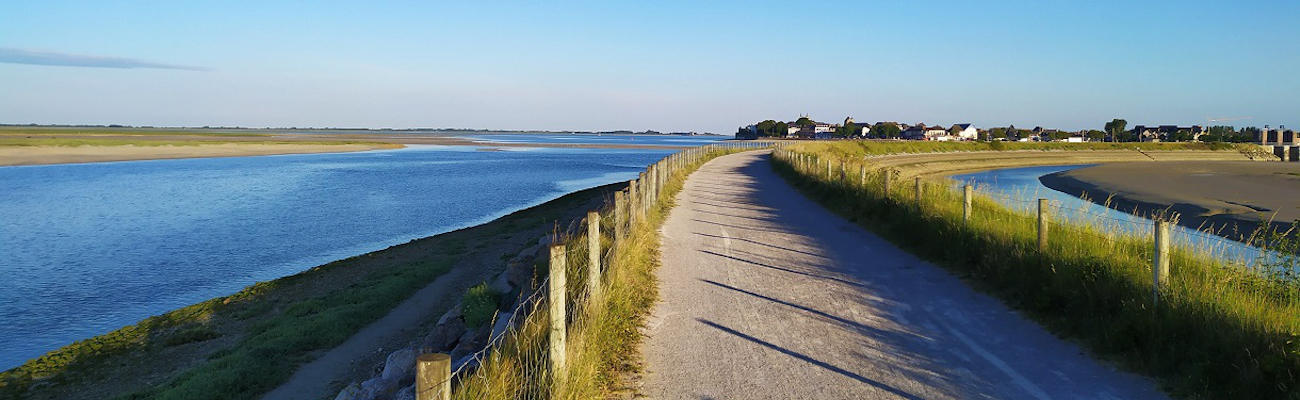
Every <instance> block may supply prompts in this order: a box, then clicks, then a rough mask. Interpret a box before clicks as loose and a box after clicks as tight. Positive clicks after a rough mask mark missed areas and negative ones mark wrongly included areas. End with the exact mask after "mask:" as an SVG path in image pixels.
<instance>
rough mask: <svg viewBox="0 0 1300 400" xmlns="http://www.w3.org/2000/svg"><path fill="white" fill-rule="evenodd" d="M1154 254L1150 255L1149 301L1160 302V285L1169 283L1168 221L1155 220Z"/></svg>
mask: <svg viewBox="0 0 1300 400" xmlns="http://www.w3.org/2000/svg"><path fill="white" fill-rule="evenodd" d="M1155 223H1156V226H1155V231H1154V232H1152V233H1153V234H1154V235H1155V255H1154V256H1153V257H1152V265H1151V273H1152V277H1151V278H1152V284H1151V302H1152V304H1160V287H1161V286H1166V285H1169V221H1164V220H1161V219H1156V220H1155Z"/></svg>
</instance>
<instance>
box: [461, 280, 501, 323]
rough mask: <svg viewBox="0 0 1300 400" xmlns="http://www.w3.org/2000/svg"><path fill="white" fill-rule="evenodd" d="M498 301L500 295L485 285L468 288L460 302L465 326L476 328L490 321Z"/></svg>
mask: <svg viewBox="0 0 1300 400" xmlns="http://www.w3.org/2000/svg"><path fill="white" fill-rule="evenodd" d="M500 301H501V294H500V293H497V292H496V291H495V290H492V288H491V287H488V285H487V283H480V284H478V285H474V286H473V287H470V288H469V290H467V291H465V298H464V299H463V300H462V301H461V316H462V317H464V319H465V325H466V326H468V327H471V328H477V327H480V326H483V324H484V323H487V322H488V321H491V320H492V316H493V315H495V314H496V311H497V303H498V302H500Z"/></svg>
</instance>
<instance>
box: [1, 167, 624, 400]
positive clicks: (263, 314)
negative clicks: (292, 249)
mask: <svg viewBox="0 0 1300 400" xmlns="http://www.w3.org/2000/svg"><path fill="white" fill-rule="evenodd" d="M614 186H616V185H608V186H604V187H600V188H594V189H588V190H585V191H581V192H577V193H572V194H569V195H566V196H564V197H561V198H559V199H556V200H553V201H550V202H547V203H545V204H542V205H538V206H536V207H532V208H529V209H526V210H522V211H518V212H515V213H513V214H510V215H508V216H505V217H502V218H500V219H497V220H495V221H492V222H489V223H487V224H483V225H479V226H476V227H471V228H465V229H461V230H457V231H454V232H449V233H445V234H441V235H437V236H433V237H429V238H424V239H417V240H414V241H411V242H409V243H406V244H402V245H398V246H393V247H390V248H388V249H385V250H380V251H376V252H372V253H368V254H364V255H360V256H356V257H351V258H347V259H343V260H339V261H335V262H332V263H329V264H325V265H321V266H318V267H315V268H312V269H310V270H307V271H304V272H301V273H298V274H295V275H291V276H288V277H284V278H280V279H276V280H273V281H268V282H261V283H258V284H255V285H252V286H249V287H248V288H245V289H244V290H241V291H240V292H238V293H236V294H233V295H230V296H224V297H218V298H214V299H211V300H208V301H204V302H201V303H198V304H194V305H191V306H188V307H184V308H181V309H178V310H175V311H171V312H168V313H165V314H162V315H158V316H154V317H150V318H147V319H145V320H143V321H141V322H139V323H137V324H135V325H131V326H127V327H124V328H121V329H118V330H115V331H113V332H110V333H107V334H104V335H100V336H96V337H93V338H89V339H85V340H81V341H78V342H76V343H73V344H70V345H68V346H65V347H63V348H60V349H58V350H55V351H52V352H50V353H47V354H45V355H44V356H41V357H39V358H37V359H33V360H31V361H28V362H27V363H25V364H23V365H22V366H19V367H17V368H14V369H11V370H8V371H5V372H3V373H0V398H95V399H98V398H111V397H119V398H152V399H242V398H253V397H256V396H257V395H259V394H261V393H265V392H266V391H269V390H271V389H273V388H274V387H276V386H277V385H279V384H280V383H282V382H284V381H285V380H286V379H288V377H289V376H290V375H291V374H292V373H293V372H294V370H295V369H296V368H297V367H298V366H299V365H301V364H303V363H305V362H307V361H310V360H312V359H313V358H314V357H315V355H316V352H317V351H321V350H327V349H330V348H332V347H334V346H336V345H338V344H339V343H341V342H343V341H344V340H346V339H347V338H348V337H350V336H351V335H352V334H353V333H355V332H356V331H358V330H360V329H361V328H363V327H365V326H366V325H368V324H369V323H371V322H372V321H374V320H376V319H378V318H380V317H382V316H383V315H384V314H386V312H387V311H388V310H389V309H391V308H393V307H394V306H395V305H397V304H398V303H400V302H401V301H403V300H404V299H406V298H407V297H409V296H410V295H411V294H412V293H414V292H415V291H417V290H419V289H420V288H422V287H424V286H426V285H428V284H429V283H430V282H432V281H433V280H434V279H436V278H438V277H439V276H441V275H442V274H444V273H446V272H447V271H449V270H451V269H452V268H455V267H457V265H458V264H460V263H461V262H462V261H463V260H465V259H467V258H471V257H473V256H474V255H475V254H476V253H475V252H478V251H487V250H483V249H482V247H481V246H482V245H483V244H484V243H488V242H492V241H495V242H497V243H500V242H511V241H514V242H518V243H519V244H518V246H517V247H519V248H523V247H526V246H527V245H528V244H529V243H533V242H535V240H536V238H537V235H540V234H541V233H542V232H544V231H545V229H546V227H548V226H549V224H551V223H552V221H555V220H556V219H557V218H561V216H564V215H569V214H571V213H572V210H574V209H578V208H581V207H583V205H584V204H590V203H592V202H593V200H595V199H598V198H600V197H601V196H603V195H605V194H607V193H608V192H609V191H610V190H613V187H614ZM510 250H511V251H504V252H503V254H509V255H513V254H514V253H515V252H518V250H519V249H513V248H512V249H510ZM457 296H458V294H457V295H452V296H449V298H451V300H450V301H449V303H454V301H455V297H457ZM449 305H450V304H449Z"/></svg>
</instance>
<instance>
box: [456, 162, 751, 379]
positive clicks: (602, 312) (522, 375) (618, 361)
mask: <svg viewBox="0 0 1300 400" xmlns="http://www.w3.org/2000/svg"><path fill="white" fill-rule="evenodd" d="M728 153H729V152H728V151H723V150H719V151H714V152H710V153H708V154H706V155H704V156H703V157H702V158H701V160H700V161H698V162H695V163H694V164H691V165H687V166H685V167H684V168H682V169H681V170H679V171H678V172H677V173H676V174H674V175H673V176H672V177H670V179H669V180H668V181H667V182H665V185H664V189H663V190H662V192H661V193H660V200H659V201H658V202H656V203H655V205H654V206H653V207H651V209H650V211H649V213H648V214H647V215H648V216H647V217H646V218H645V219H644V220H643V221H641V222H639V223H638V224H637V225H636V226H634V227H632V228H631V229H629V230H628V233H627V234H626V236H625V237H624V238H623V239H622V240H619V241H618V242H617V243H615V242H614V240H613V237H612V235H611V233H612V232H613V225H612V224H613V218H612V217H611V214H612V211H610V209H609V208H606V209H603V210H601V215H602V221H601V226H602V227H601V234H602V237H601V243H602V245H601V248H602V249H605V248H608V247H609V246H611V245H612V246H614V250H613V252H612V253H611V255H609V256H606V257H604V258H603V260H605V261H602V262H607V263H610V264H611V265H607V266H605V267H604V269H603V271H604V273H603V277H602V278H603V279H602V286H601V287H602V290H601V292H600V294H599V295H596V296H591V295H590V294H589V293H587V290H586V286H585V284H583V283H582V282H584V281H583V280H582V279H578V277H585V276H586V273H587V268H588V266H587V236H586V235H585V232H586V231H585V229H581V230H577V231H578V232H580V233H578V234H574V235H570V236H565V237H563V238H562V243H564V244H565V246H566V249H567V254H569V255H568V256H567V260H568V261H567V263H566V268H567V269H566V275H567V276H568V286H567V289H568V291H567V298H568V302H569V304H571V305H570V308H569V309H570V310H572V311H570V312H571V315H572V317H571V321H572V322H570V324H569V327H568V333H569V335H568V346H567V350H568V351H567V356H566V357H567V360H568V361H567V366H566V368H565V370H564V372H563V374H561V375H559V376H551V375H550V371H549V369H548V364H547V363H548V362H549V357H548V356H547V353H546V352H547V347H546V346H547V343H548V342H547V339H548V336H547V335H548V322H547V321H549V318H550V317H549V311H548V309H547V308H546V307H545V305H546V303H545V302H544V301H543V302H540V303H538V305H539V307H535V308H531V309H529V310H528V311H529V314H528V316H527V318H525V319H524V321H523V323H522V325H521V326H520V327H518V328H517V329H516V330H515V331H513V332H512V333H511V334H510V335H509V336H507V338H506V340H505V341H504V342H503V343H502V344H501V345H500V346H498V347H497V348H495V349H494V350H493V351H492V352H491V353H490V355H489V356H488V358H487V359H486V360H485V361H484V362H483V364H482V366H481V367H480V369H479V370H477V371H476V372H475V373H473V374H472V375H470V376H468V377H462V378H461V379H460V380H459V382H458V383H457V385H456V388H455V389H454V390H453V397H454V398H456V399H516V398H556V399H595V398H608V397H611V396H616V395H618V394H620V393H622V394H626V393H625V392H627V389H626V388H622V387H620V386H619V385H620V383H621V382H622V378H623V376H624V375H626V374H630V373H636V372H639V365H640V363H639V362H638V360H639V359H640V353H639V349H638V346H639V343H640V341H641V331H640V328H641V326H642V325H643V323H644V320H645V317H646V316H647V315H648V314H649V312H650V310H651V307H652V306H653V305H654V301H655V299H656V298H657V296H658V284H657V282H656V278H655V275H654V271H655V269H656V268H658V265H659V264H658V263H659V257H658V255H659V227H660V226H661V225H662V224H663V221H664V219H665V218H666V216H667V214H668V211H669V210H670V209H671V208H672V206H673V204H672V202H671V199H672V198H673V196H674V195H675V194H676V193H677V192H678V191H680V190H681V187H682V184H683V182H684V181H685V179H686V177H687V175H689V173H690V172H691V171H693V170H695V169H696V168H698V167H699V166H700V165H702V164H703V163H704V162H706V161H707V160H709V159H712V158H714V157H717V156H720V155H724V154H728ZM566 232H567V230H566ZM538 267H539V270H541V271H546V268H547V265H546V263H541V264H540V265H539V266H538Z"/></svg>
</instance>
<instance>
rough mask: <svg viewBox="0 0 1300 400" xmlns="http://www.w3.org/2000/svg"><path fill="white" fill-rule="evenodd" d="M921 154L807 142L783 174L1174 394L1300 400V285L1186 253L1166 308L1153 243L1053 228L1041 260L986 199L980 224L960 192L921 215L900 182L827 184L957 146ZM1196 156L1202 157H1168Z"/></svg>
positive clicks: (981, 201)
mask: <svg viewBox="0 0 1300 400" xmlns="http://www.w3.org/2000/svg"><path fill="white" fill-rule="evenodd" d="M917 145H920V146H921V147H916V146H917ZM917 145H898V146H891V145H884V144H862V143H850V142H846V143H843V144H839V143H836V144H824V143H818V144H816V145H812V146H805V145H795V146H792V147H790V148H788V149H789V150H790V152H789V153H783V154H780V156H778V157H774V162H773V167H774V168H775V169H776V171H777V172H778V173H779V174H781V175H782V176H784V177H785V178H786V179H787V180H789V181H790V182H791V183H792V184H793V185H794V186H795V187H796V188H798V189H799V190H801V191H802V192H803V193H805V194H806V195H808V196H809V197H810V198H812V199H814V200H816V201H818V202H819V203H821V204H823V205H824V206H826V207H827V208H828V209H831V210H832V211H835V212H837V213H839V214H840V215H843V216H844V217H845V218H847V219H849V220H851V221H854V222H856V223H858V224H860V225H862V226H863V227H865V228H867V229H869V230H872V231H874V232H876V233H877V234H880V235H881V236H882V237H884V238H886V239H888V240H890V241H892V242H894V243H895V244H897V245H898V246H900V247H902V248H904V249H906V250H908V251H910V252H912V253H914V254H918V255H920V256H921V257H923V258H926V259H928V260H930V261H932V262H935V263H936V264H939V265H941V266H944V267H946V268H948V269H949V270H951V271H953V272H954V273H956V274H958V275H960V276H962V277H963V278H965V279H967V281H969V282H971V283H973V284H975V285H976V286H978V287H980V288H981V289H983V290H985V291H987V292H989V293H991V294H993V295H995V296H998V297H1000V298H1001V299H1003V301H1005V302H1007V303H1008V304H1009V305H1011V306H1013V307H1015V308H1018V309H1020V310H1022V311H1024V312H1025V313H1026V314H1027V315H1029V316H1031V317H1032V318H1034V319H1036V320H1037V321H1039V322H1040V323H1042V324H1043V325H1045V326H1047V327H1048V328H1049V329H1051V330H1053V331H1055V332H1056V333H1058V334H1060V335H1063V336H1066V337H1069V338H1072V339H1074V340H1077V341H1079V342H1081V343H1083V344H1084V345H1085V346H1086V347H1087V348H1089V349H1090V350H1091V351H1092V352H1093V353H1095V354H1097V355H1099V356H1101V357H1104V358H1107V359H1110V360H1114V361H1117V362H1119V363H1121V364H1122V365H1124V366H1125V367H1127V368H1128V369H1131V370H1133V371H1136V372H1140V373H1144V374H1147V375H1149V376H1152V377H1155V378H1157V379H1158V380H1159V382H1160V383H1161V384H1162V386H1163V387H1164V388H1165V389H1166V390H1168V391H1169V392H1170V393H1171V394H1173V395H1174V396H1177V397H1184V398H1207V399H1209V398H1297V397H1300V382H1298V381H1297V380H1298V379H1300V340H1298V339H1300V338H1298V337H1297V332H1300V302H1298V301H1297V296H1296V295H1295V293H1296V288H1295V285H1294V283H1288V282H1283V281H1278V280H1277V279H1275V278H1274V277H1272V276H1271V274H1264V273H1258V272H1255V271H1250V270H1245V269H1242V268H1240V267H1237V266H1234V265H1227V264H1225V263H1223V262H1220V261H1218V260H1217V259H1215V258H1214V257H1213V256H1212V255H1211V254H1210V253H1209V251H1207V250H1204V249H1196V248H1186V247H1179V248H1174V249H1173V251H1172V253H1171V259H1172V262H1171V281H1170V282H1169V284H1168V285H1167V286H1166V287H1164V288H1162V289H1161V293H1160V296H1161V297H1160V301H1159V303H1153V301H1152V289H1151V287H1152V269H1151V263H1152V262H1151V258H1152V256H1153V253H1154V252H1153V249H1152V247H1153V246H1152V244H1151V241H1150V239H1149V238H1145V237H1133V236H1127V235H1125V234H1124V233H1122V232H1123V230H1120V229H1108V228H1107V227H1105V226H1098V225H1086V226H1084V225H1070V224H1059V223H1056V222H1053V223H1052V225H1051V226H1052V227H1051V229H1050V230H1049V232H1050V234H1049V236H1048V243H1047V248H1046V250H1045V251H1043V252H1042V253H1040V252H1039V251H1038V249H1037V228H1036V223H1037V221H1036V217H1035V216H1031V215H1026V214H1023V213H1019V212H1014V211H1011V210H1008V209H1006V208H1004V207H1002V206H1000V205H999V204H997V203H996V202H994V201H993V200H991V199H988V198H985V197H981V196H977V198H976V199H975V200H974V202H973V212H972V219H971V221H970V222H963V218H962V215H963V209H962V198H961V195H960V194H958V193H956V192H955V191H953V190H951V189H950V186H949V185H948V184H944V183H939V184H935V183H929V184H925V185H923V187H922V194H921V201H920V204H919V205H918V204H917V203H916V201H915V197H914V196H915V193H914V192H913V189H912V186H911V184H910V182H908V184H907V185H903V184H901V182H895V184H894V185H893V187H894V188H896V189H894V191H893V192H892V193H891V194H890V195H886V194H885V193H884V191H883V189H882V188H883V186H884V182H883V177H884V176H885V174H883V173H880V172H879V171H874V170H873V171H871V172H870V174H869V175H868V176H867V179H866V182H865V183H863V182H862V180H860V179H858V177H857V176H853V177H852V179H844V178H842V177H840V176H838V175H836V174H825V173H824V172H825V167H824V166H820V165H822V164H818V163H817V161H823V162H824V160H834V161H833V162H839V161H846V162H849V163H850V165H851V166H852V169H850V170H854V171H856V169H857V168H858V166H859V165H863V160H862V159H861V156H862V155H863V154H889V153H891V152H894V151H900V152H901V151H925V150H929V151H939V149H946V148H955V147H958V146H950V145H939V144H936V145H933V146H932V145H927V144H917ZM978 145H980V144H959V146H961V147H973V146H978ZM984 146H987V145H984ZM1166 146H1168V147H1166ZM1037 147H1038V146H1034V147H1031V149H1036V148H1037ZM1185 147H1191V146H1169V145H1167V144H1166V145H1160V147H1156V148H1158V149H1160V150H1176V149H1179V148H1185ZM791 154H798V155H791ZM801 156H802V157H805V158H804V159H800V158H799V157H801ZM809 159H811V160H812V161H814V162H812V163H808V162H807V161H808V160H809ZM852 163H857V164H852ZM868 167H869V166H868ZM828 175H829V176H828ZM897 188H901V189H902V190H900V189H897ZM1291 282H1294V281H1291Z"/></svg>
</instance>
